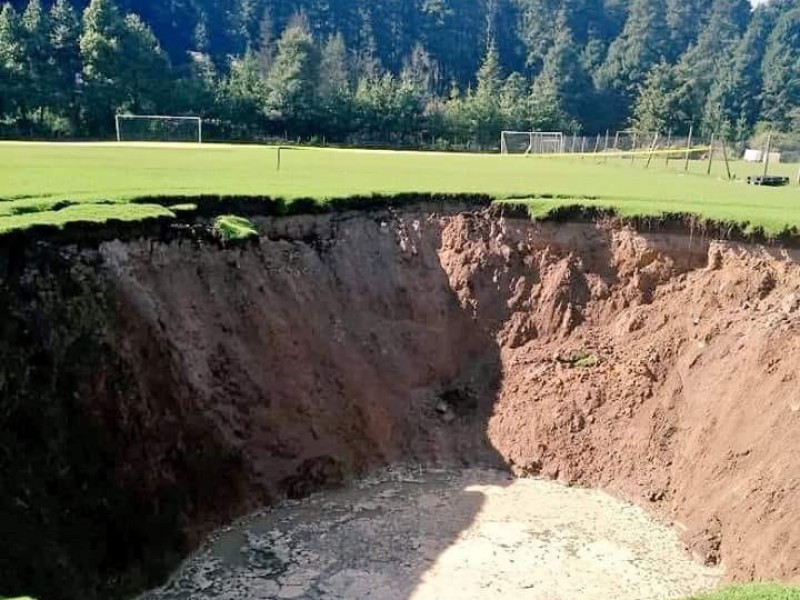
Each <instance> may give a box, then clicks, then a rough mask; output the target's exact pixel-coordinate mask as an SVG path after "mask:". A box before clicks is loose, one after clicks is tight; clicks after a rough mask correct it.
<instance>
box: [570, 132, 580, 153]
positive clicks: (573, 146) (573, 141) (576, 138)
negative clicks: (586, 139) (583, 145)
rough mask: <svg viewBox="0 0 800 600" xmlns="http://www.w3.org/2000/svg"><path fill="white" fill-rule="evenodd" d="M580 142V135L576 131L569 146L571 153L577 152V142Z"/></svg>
mask: <svg viewBox="0 0 800 600" xmlns="http://www.w3.org/2000/svg"><path fill="white" fill-rule="evenodd" d="M576 143H578V136H577V135H575V134H574V133H573V134H572V144H571V145H570V147H569V153H570V154H575V144H576Z"/></svg>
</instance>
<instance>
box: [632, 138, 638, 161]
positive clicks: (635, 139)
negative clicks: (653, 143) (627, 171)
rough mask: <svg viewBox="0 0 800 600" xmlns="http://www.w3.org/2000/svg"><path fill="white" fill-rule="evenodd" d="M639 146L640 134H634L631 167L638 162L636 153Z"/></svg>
mask: <svg viewBox="0 0 800 600" xmlns="http://www.w3.org/2000/svg"><path fill="white" fill-rule="evenodd" d="M638 144H639V134H638V133H634V134H633V147H632V148H631V166H633V161H635V160H636V154H635V152H636V147H637V145H638Z"/></svg>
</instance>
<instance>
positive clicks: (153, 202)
mask: <svg viewBox="0 0 800 600" xmlns="http://www.w3.org/2000/svg"><path fill="white" fill-rule="evenodd" d="M411 206H419V207H420V208H422V209H423V210H428V211H430V212H437V211H447V212H455V211H459V210H481V209H488V210H492V211H494V212H496V213H497V214H498V215H499V216H503V217H506V218H525V219H532V220H535V221H542V222H596V221H602V220H606V221H607V220H613V221H615V222H616V223H618V224H619V225H620V226H623V225H627V226H631V227H633V228H634V229H640V230H648V231H655V230H658V231H673V232H685V233H692V234H695V233H696V234H699V235H704V236H706V237H714V238H718V239H726V240H732V241H742V242H748V243H766V244H780V245H783V246H787V247H797V246H800V229H799V228H798V227H797V226H785V227H783V228H781V229H776V228H768V227H765V226H763V225H761V224H759V223H753V222H751V221H730V220H728V221H726V220H719V219H714V218H710V217H708V216H704V215H701V214H697V213H692V212H667V211H663V210H658V209H657V208H656V207H651V208H650V209H649V210H638V211H637V210H633V211H632V210H625V207H620V206H619V205H617V204H616V203H615V201H614V200H613V199H607V198H605V199H604V198H596V197H583V198H575V197H569V196H553V195H542V196H534V197H527V198H495V197H492V196H489V195H485V194H440V193H431V194H419V193H398V194H372V195H354V196H347V197H337V198H330V199H317V198H295V199H288V200H287V199H284V198H272V197H267V196H247V195H244V196H240V195H216V194H209V195H198V196H190V195H189V196H176V195H164V196H150V195H144V196H139V197H134V198H131V199H130V201H128V202H124V203H120V202H110V201H104V202H101V203H80V204H71V203H62V204H61V205H60V206H57V207H56V210H43V211H40V212H35V211H31V212H23V213H21V214H13V215H11V216H0V243H4V244H8V243H11V244H12V245H13V244H16V243H18V242H21V241H28V240H30V241H53V242H64V243H75V242H78V243H89V244H91V243H94V242H97V241H105V240H109V239H116V238H119V239H130V238H133V237H152V238H164V237H166V238H169V237H170V236H171V234H170V233H169V231H170V230H179V229H181V228H182V227H183V228H185V227H187V226H192V225H197V226H200V227H202V226H203V224H204V223H211V224H212V227H213V223H214V221H215V220H216V219H218V218H219V217H221V216H225V215H228V216H234V215H235V216H237V217H243V218H250V217H291V216H301V215H322V214H330V213H344V212H350V211H362V212H370V211H376V210H385V209H401V208H405V207H411Z"/></svg>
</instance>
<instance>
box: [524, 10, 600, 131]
mask: <svg viewBox="0 0 800 600" xmlns="http://www.w3.org/2000/svg"><path fill="white" fill-rule="evenodd" d="M542 90H547V94H550V93H551V91H552V93H554V94H555V95H556V97H557V98H558V105H559V110H561V111H563V112H564V113H565V114H566V115H568V116H569V119H568V120H570V119H571V120H573V121H579V120H581V119H582V118H583V119H585V120H588V121H589V122H590V123H594V121H596V120H597V119H596V117H595V115H594V114H591V113H592V112H593V111H592V98H593V91H594V89H593V85H592V80H591V78H590V77H589V75H588V74H587V73H586V72H585V71H584V70H583V67H582V65H581V61H580V58H579V54H578V49H577V47H576V45H575V42H574V41H573V38H572V32H571V31H570V29H569V26H568V25H567V20H566V16H565V15H564V13H563V12H562V13H560V14H559V18H558V23H557V32H556V37H555V40H554V42H553V45H552V46H551V48H550V50H549V51H548V52H547V55H546V56H545V59H544V63H543V66H542V72H541V74H540V75H539V77H537V78H536V81H535V82H534V90H533V93H534V95H535V94H537V93H542Z"/></svg>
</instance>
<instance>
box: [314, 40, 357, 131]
mask: <svg viewBox="0 0 800 600" xmlns="http://www.w3.org/2000/svg"><path fill="white" fill-rule="evenodd" d="M317 93H318V95H319V104H320V108H321V110H322V116H323V120H324V123H323V127H324V130H325V133H326V134H327V135H328V136H330V137H333V138H338V139H341V138H342V137H343V136H344V135H345V134H346V133H347V131H348V129H349V128H350V127H351V125H352V118H353V115H352V112H353V91H352V76H351V73H350V65H349V61H348V56H347V46H346V45H345V41H344V36H342V34H341V33H337V34H336V35H332V36H331V37H330V38H328V41H327V42H326V43H325V46H324V47H323V49H322V60H321V61H320V75H319V88H318V92H317Z"/></svg>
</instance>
